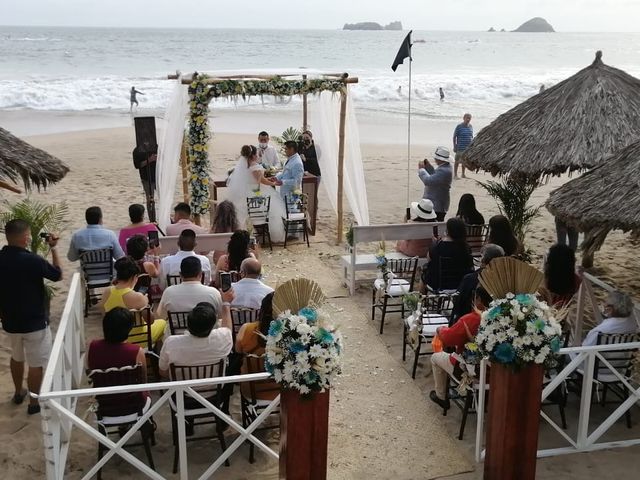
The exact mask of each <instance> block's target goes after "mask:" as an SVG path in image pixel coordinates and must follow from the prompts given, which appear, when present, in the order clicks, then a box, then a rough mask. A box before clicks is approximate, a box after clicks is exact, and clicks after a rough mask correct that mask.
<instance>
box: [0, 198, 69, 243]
mask: <svg viewBox="0 0 640 480" xmlns="http://www.w3.org/2000/svg"><path fill="white" fill-rule="evenodd" d="M4 205H5V208H6V210H5V211H3V212H0V232H4V226H5V225H6V224H7V222H9V221H10V220H14V219H16V218H19V219H21V220H24V221H25V222H27V223H28V224H29V225H30V226H31V251H32V252H33V253H37V254H42V253H44V252H46V249H47V245H46V243H45V242H44V240H43V239H42V238H40V233H42V232H47V233H49V232H55V233H60V232H61V231H62V230H64V227H65V225H66V223H67V217H68V215H69V207H68V206H67V204H66V203H65V202H62V203H57V204H52V205H49V204H46V203H43V202H38V201H36V200H31V199H30V198H25V199H24V200H20V201H19V202H16V203H10V202H5V204H4Z"/></svg>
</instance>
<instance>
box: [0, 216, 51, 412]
mask: <svg viewBox="0 0 640 480" xmlns="http://www.w3.org/2000/svg"><path fill="white" fill-rule="evenodd" d="M4 231H5V235H6V237H7V246H5V247H3V248H2V250H0V272H2V274H1V275H0V320H2V327H3V329H4V331H5V332H6V334H7V336H8V337H9V341H10V343H11V362H10V367H11V377H12V378H13V384H14V386H15V394H14V395H13V399H12V401H13V403H15V404H16V405H19V404H21V403H22V402H23V401H24V398H25V397H26V395H27V391H26V390H24V389H23V388H22V384H23V379H24V364H25V361H26V363H27V365H28V366H29V370H28V373H27V386H28V387H29V391H30V392H32V393H39V392H40V384H41V383H42V375H43V372H44V368H45V367H46V366H47V362H48V361H49V355H50V354H51V344H52V341H51V331H50V329H49V308H48V304H49V298H48V296H47V292H46V290H45V285H44V279H45V278H46V279H48V280H51V281H53V282H57V281H59V280H61V279H62V269H61V268H60V258H59V256H58V252H57V249H56V245H57V244H58V237H57V236H56V235H54V234H47V235H46V237H45V241H46V243H47V244H48V245H49V248H50V249H51V257H52V259H51V263H49V262H47V261H46V260H45V259H44V258H42V257H40V256H39V255H36V254H34V253H31V252H30V251H29V250H27V247H28V246H29V245H30V243H31V228H30V226H29V224H28V223H27V222H25V221H24V220H19V219H15V220H11V221H9V222H8V223H7V224H6V225H5V227H4ZM39 412H40V405H39V404H38V400H37V399H35V398H31V399H30V400H29V407H28V408H27V413H28V414H29V415H33V414H35V413H39Z"/></svg>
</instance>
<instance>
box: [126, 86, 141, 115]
mask: <svg viewBox="0 0 640 480" xmlns="http://www.w3.org/2000/svg"><path fill="white" fill-rule="evenodd" d="M130 93H131V98H130V101H131V105H130V106H129V111H131V110H133V104H134V103H135V104H136V108H138V99H137V98H136V95H137V94H140V95H144V93H142V92H139V91H138V90H136V87H131V92H130Z"/></svg>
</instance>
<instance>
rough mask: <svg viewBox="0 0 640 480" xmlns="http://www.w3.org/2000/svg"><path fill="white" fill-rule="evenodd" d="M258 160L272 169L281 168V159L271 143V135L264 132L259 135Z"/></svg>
mask: <svg viewBox="0 0 640 480" xmlns="http://www.w3.org/2000/svg"><path fill="white" fill-rule="evenodd" d="M258 159H259V160H260V163H261V164H263V165H268V166H271V167H279V166H280V158H279V157H278V151H277V150H276V147H274V146H273V145H271V144H270V143H269V134H268V133H267V132H265V131H262V132H260V133H259V134H258Z"/></svg>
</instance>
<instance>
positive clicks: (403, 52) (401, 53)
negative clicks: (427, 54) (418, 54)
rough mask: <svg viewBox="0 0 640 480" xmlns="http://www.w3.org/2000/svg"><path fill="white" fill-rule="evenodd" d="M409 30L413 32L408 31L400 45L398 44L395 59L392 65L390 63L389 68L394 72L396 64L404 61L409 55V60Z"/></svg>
mask: <svg viewBox="0 0 640 480" xmlns="http://www.w3.org/2000/svg"><path fill="white" fill-rule="evenodd" d="M411 32H413V30H410V31H409V33H408V34H407V37H406V38H405V39H404V41H403V42H402V45H400V49H399V50H398V54H397V55H396V59H395V60H394V61H393V65H391V70H393V71H394V72H395V71H396V68H398V65H401V64H402V63H404V59H405V58H407V57H409V61H411Z"/></svg>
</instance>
